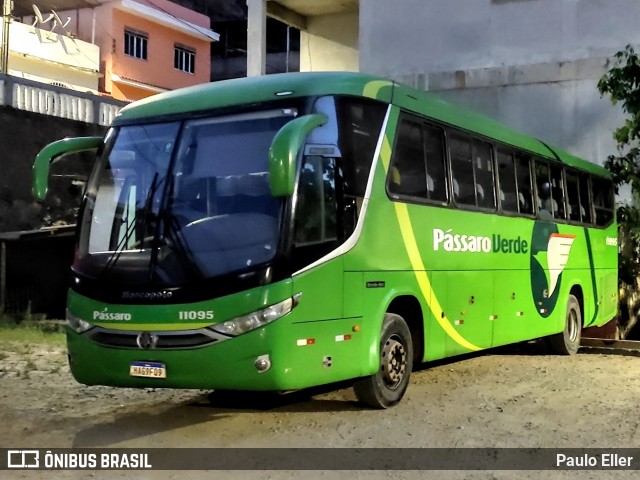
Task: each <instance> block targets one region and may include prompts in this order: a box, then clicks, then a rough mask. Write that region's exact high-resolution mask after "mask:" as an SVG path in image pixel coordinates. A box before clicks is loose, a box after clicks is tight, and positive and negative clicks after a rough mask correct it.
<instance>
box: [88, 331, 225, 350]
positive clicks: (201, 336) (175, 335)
mask: <svg viewBox="0 0 640 480" xmlns="http://www.w3.org/2000/svg"><path fill="white" fill-rule="evenodd" d="M140 333H141V332H130V331H126V332H125V331H121V330H106V329H102V328H99V327H97V328H93V329H91V330H89V331H88V332H87V333H86V335H87V336H88V337H89V338H90V339H91V340H92V341H94V342H96V343H97V344H99V345H102V346H103V347H113V348H135V349H140V348H141V347H140V345H139V344H138V342H139V341H138V337H139V335H140ZM151 335H153V336H154V337H155V341H154V343H153V346H151V347H148V348H151V349H153V350H170V349H181V348H197V347H204V346H206V345H210V344H213V343H217V342H220V341H222V340H226V339H228V337H222V336H221V335H219V334H217V333H215V332H213V331H211V330H206V329H202V330H190V331H182V332H154V333H151Z"/></svg>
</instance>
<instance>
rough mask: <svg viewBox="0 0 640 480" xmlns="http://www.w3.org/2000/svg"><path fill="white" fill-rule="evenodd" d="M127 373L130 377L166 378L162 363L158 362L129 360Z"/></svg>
mask: <svg viewBox="0 0 640 480" xmlns="http://www.w3.org/2000/svg"><path fill="white" fill-rule="evenodd" d="M129 375H131V376H132V377H146V378H167V369H166V367H165V366H164V363H159V362H131V365H130V366H129Z"/></svg>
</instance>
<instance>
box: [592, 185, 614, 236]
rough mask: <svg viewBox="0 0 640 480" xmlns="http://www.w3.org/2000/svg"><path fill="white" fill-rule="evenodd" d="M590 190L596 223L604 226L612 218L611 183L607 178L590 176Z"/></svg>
mask: <svg viewBox="0 0 640 480" xmlns="http://www.w3.org/2000/svg"><path fill="white" fill-rule="evenodd" d="M591 192H592V194H593V207H594V210H595V214H596V225H598V226H600V227H604V226H606V225H608V224H609V223H611V221H612V220H613V210H614V200H613V185H612V183H611V181H609V180H605V179H601V178H595V177H591Z"/></svg>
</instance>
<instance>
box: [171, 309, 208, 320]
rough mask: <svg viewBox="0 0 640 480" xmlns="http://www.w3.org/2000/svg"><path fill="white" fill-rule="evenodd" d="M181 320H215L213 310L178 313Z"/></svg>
mask: <svg viewBox="0 0 640 480" xmlns="http://www.w3.org/2000/svg"><path fill="white" fill-rule="evenodd" d="M178 318H179V319H180V320H213V312H212V311H211V310H183V311H180V312H178Z"/></svg>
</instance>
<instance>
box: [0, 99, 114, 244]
mask: <svg viewBox="0 0 640 480" xmlns="http://www.w3.org/2000/svg"><path fill="white" fill-rule="evenodd" d="M105 131H106V127H101V126H99V125H95V124H90V123H84V122H77V121H73V120H67V119H64V118H56V117H51V116H48V115H40V114H37V113H32V112H25V111H23V110H17V109H13V108H10V107H4V106H3V107H0V144H1V145H4V146H5V148H4V149H3V155H2V157H1V158H0V170H1V171H2V175H0V233H2V232H10V231H16V230H32V229H37V228H40V227H41V226H48V225H52V224H54V223H66V224H69V223H71V224H72V223H75V215H76V214H77V208H78V206H79V204H80V194H81V186H79V185H73V184H72V177H78V178H80V177H82V176H85V175H87V173H88V172H89V170H90V168H91V164H92V161H93V159H92V158H90V157H89V158H86V157H85V158H86V160H84V161H83V159H80V158H77V159H71V158H70V159H69V160H70V161H61V162H59V163H57V164H54V165H52V167H51V176H52V178H51V181H50V183H49V185H50V188H49V193H48V195H47V198H46V200H45V202H43V203H42V204H40V203H37V202H35V200H34V199H33V196H32V194H31V184H32V172H31V167H32V166H33V161H34V160H35V157H36V154H37V153H38V152H39V151H40V149H42V147H44V146H45V145H47V144H48V143H50V142H53V141H55V140H59V139H61V138H64V137H80V136H92V135H103V134H104V133H105ZM6 147H8V148H6Z"/></svg>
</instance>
